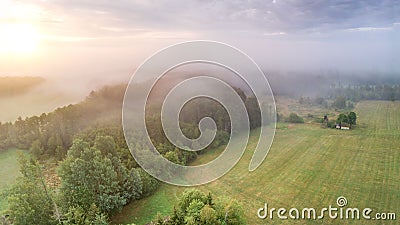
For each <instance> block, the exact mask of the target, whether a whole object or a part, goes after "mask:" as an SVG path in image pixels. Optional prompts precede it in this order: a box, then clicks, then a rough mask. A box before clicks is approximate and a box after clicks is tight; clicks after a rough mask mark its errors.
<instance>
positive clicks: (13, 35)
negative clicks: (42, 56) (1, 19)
mask: <svg viewBox="0 0 400 225" xmlns="http://www.w3.org/2000/svg"><path fill="white" fill-rule="evenodd" d="M39 39H40V35H39V33H38V31H37V29H36V28H35V27H34V26H33V25H31V24H22V23H6V24H0V54H14V53H15V54H24V53H32V52H33V51H35V50H36V49H37V46H38V43H39Z"/></svg>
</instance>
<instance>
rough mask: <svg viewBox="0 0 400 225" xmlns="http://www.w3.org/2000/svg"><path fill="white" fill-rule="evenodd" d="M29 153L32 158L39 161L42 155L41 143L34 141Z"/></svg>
mask: <svg viewBox="0 0 400 225" xmlns="http://www.w3.org/2000/svg"><path fill="white" fill-rule="evenodd" d="M30 151H31V153H32V155H33V156H34V157H36V158H38V159H40V158H41V157H42V156H43V153H44V149H43V146H42V142H40V140H35V141H34V142H32V145H31V148H30Z"/></svg>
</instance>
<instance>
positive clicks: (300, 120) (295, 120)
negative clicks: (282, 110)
mask: <svg viewBox="0 0 400 225" xmlns="http://www.w3.org/2000/svg"><path fill="white" fill-rule="evenodd" d="M286 122H288V123H304V119H303V118H301V117H300V116H299V115H297V114H296V113H290V114H289V117H288V118H287V120H286Z"/></svg>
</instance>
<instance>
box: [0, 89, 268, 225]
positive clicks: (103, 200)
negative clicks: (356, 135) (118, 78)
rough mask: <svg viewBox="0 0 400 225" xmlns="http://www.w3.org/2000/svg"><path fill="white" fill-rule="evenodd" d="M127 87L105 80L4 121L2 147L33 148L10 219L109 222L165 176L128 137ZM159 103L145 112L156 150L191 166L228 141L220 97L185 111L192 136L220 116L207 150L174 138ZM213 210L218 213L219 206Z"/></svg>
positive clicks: (252, 110) (253, 109) (249, 103)
mask: <svg viewBox="0 0 400 225" xmlns="http://www.w3.org/2000/svg"><path fill="white" fill-rule="evenodd" d="M124 90H125V85H117V86H106V87H104V88H102V89H100V90H99V91H93V92H91V93H90V95H89V96H88V97H87V98H86V99H85V100H84V101H82V102H81V103H78V104H75V105H69V106H66V107H62V108H58V109H56V110H55V111H54V112H51V113H48V114H46V113H43V114H42V115H40V116H32V117H28V118H25V119H22V118H18V119H17V121H15V122H14V123H3V124H1V123H0V150H6V149H9V148H12V147H15V148H19V149H29V150H30V152H31V155H32V159H21V174H22V176H21V177H19V178H18V179H17V182H16V184H15V185H14V186H12V188H11V189H10V190H9V192H8V193H7V195H8V200H9V210H8V211H7V212H6V215H8V217H7V218H8V221H9V222H12V223H13V224H27V223H30V224H32V223H33V224H39V225H40V224H107V222H108V218H109V216H110V215H113V214H114V213H116V212H119V211H120V210H121V208H122V207H123V206H124V205H126V204H128V203H129V202H131V201H134V200H137V199H140V198H143V197H145V196H148V195H151V194H152V193H153V192H154V191H156V189H157V187H158V181H157V180H155V179H154V178H153V177H151V176H150V175H148V174H147V173H146V172H145V171H143V170H142V169H141V168H140V167H139V166H138V164H137V163H136V161H135V160H134V158H133V157H132V155H131V154H130V152H129V148H128V146H127V144H126V142H125V137H124V133H123V129H122V125H121V109H122V100H123V95H124ZM236 91H237V92H238V94H239V95H240V96H241V97H242V100H243V102H244V103H245V105H246V108H247V111H248V113H249V117H250V125H251V128H255V127H257V126H259V125H260V124H261V122H260V118H261V117H260V116H259V112H260V109H259V107H258V104H256V101H255V99H254V98H252V97H248V96H246V95H245V94H244V92H243V91H241V90H240V89H236ZM158 109H159V108H158V107H154V108H150V110H149V112H150V113H149V114H147V115H146V124H147V128H148V129H149V130H148V133H149V134H150V137H151V140H152V141H153V144H154V145H155V146H156V147H157V150H158V151H159V152H160V153H161V154H162V155H163V156H164V157H165V158H167V159H169V160H170V161H172V162H175V163H178V164H182V165H187V164H188V163H190V162H192V161H193V160H195V159H196V157H197V155H198V154H202V153H203V152H205V151H208V150H210V149H213V148H216V147H218V146H220V145H224V144H226V143H227V141H228V140H229V136H230V134H229V132H230V121H229V115H228V114H227V112H226V110H225V109H224V108H223V107H222V105H220V104H219V103H217V102H210V100H209V99H200V100H198V101H193V102H190V103H189V104H188V105H187V106H186V107H185V108H184V109H183V111H182V112H181V116H180V125H181V129H182V131H183V133H184V134H185V135H186V136H187V137H189V138H197V137H198V136H199V135H200V131H199V129H198V122H199V120H200V119H201V118H203V117H205V116H209V117H212V118H213V119H214V120H215V121H216V124H217V127H218V131H217V135H216V138H215V139H214V141H213V142H212V143H211V145H210V146H208V147H207V148H206V149H204V150H202V151H200V152H189V151H184V150H182V149H179V148H176V147H175V146H174V145H172V144H171V143H170V142H169V141H168V139H167V138H166V137H165V134H164V133H163V132H162V127H161V122H160V114H159V110H158ZM135 144H136V146H139V147H140V146H141V143H139V142H138V143H135ZM48 160H55V161H57V162H58V168H57V175H58V177H59V178H60V179H61V185H60V186H59V187H56V188H54V189H52V188H49V187H48V185H47V184H46V183H45V181H44V178H43V177H44V176H43V170H42V165H41V163H40V162H46V161H48ZM211 208H212V207H211ZM212 209H213V210H214V211H216V215H219V214H218V213H217V212H218V210H217V208H212ZM207 210H209V211H210V210H211V209H207ZM213 214H214V213H213ZM184 217H185V216H183V217H182V218H184ZM182 218H180V219H182ZM213 218H214V216H213ZM217 218H219V217H217ZM213 220H214V219H213ZM194 221H198V218H197V217H196V218H195V220H194ZM188 224H193V223H188ZM226 224H237V223H233V222H232V223H226Z"/></svg>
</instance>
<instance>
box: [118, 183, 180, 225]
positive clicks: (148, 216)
mask: <svg viewBox="0 0 400 225" xmlns="http://www.w3.org/2000/svg"><path fill="white" fill-rule="evenodd" d="M176 200H177V195H176V190H175V189H174V187H173V186H169V185H167V184H162V185H161V187H160V188H159V189H158V190H157V191H156V193H154V194H153V195H151V196H149V197H146V198H144V199H141V200H138V201H135V202H134V203H132V204H129V205H127V206H126V207H124V209H123V210H122V212H121V213H119V214H118V215H116V216H114V217H113V222H114V223H116V224H120V223H132V222H135V223H136V224H146V223H148V222H149V221H151V220H152V219H154V217H155V216H156V215H157V213H159V214H160V215H163V216H166V215H169V214H171V213H172V212H173V207H172V204H171V203H174V202H176ZM129 221H131V222H129Z"/></svg>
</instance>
